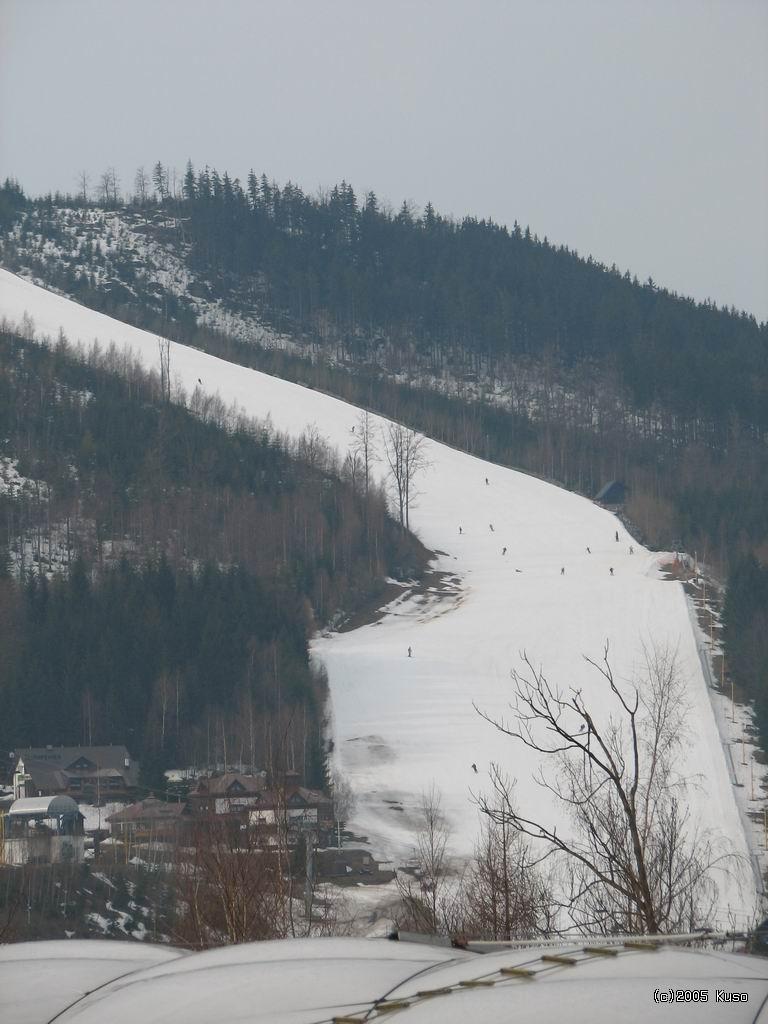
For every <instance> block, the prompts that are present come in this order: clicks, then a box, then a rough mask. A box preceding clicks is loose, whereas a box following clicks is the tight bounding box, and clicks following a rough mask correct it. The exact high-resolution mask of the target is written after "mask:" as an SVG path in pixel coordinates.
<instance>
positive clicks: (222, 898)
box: [175, 816, 289, 949]
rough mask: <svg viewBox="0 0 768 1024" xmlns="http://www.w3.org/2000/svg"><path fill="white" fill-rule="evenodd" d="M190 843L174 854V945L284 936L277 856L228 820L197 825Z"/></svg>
mask: <svg viewBox="0 0 768 1024" xmlns="http://www.w3.org/2000/svg"><path fill="white" fill-rule="evenodd" d="M190 839H191V842H190V845H189V846H188V847H186V848H180V849H179V851H178V854H177V864H176V870H175V880H176V885H177V898H178V901H179V904H180V906H181V907H182V908H183V909H182V912H181V913H180V915H179V918H178V921H177V928H176V935H175V940H176V941H177V942H179V943H181V944H183V945H187V946H190V947H192V948H195V949H207V948H208V947H210V946H220V945H224V944H230V943H236V942H253V941H255V940H257V939H275V938H283V937H284V936H285V935H287V934H288V933H289V931H288V925H287V918H288V905H287V903H288V897H287V894H286V892H285V884H284V881H283V877H282V871H281V868H282V865H281V863H280V858H279V855H278V851H275V850H271V849H270V848H269V847H267V846H265V845H263V844H262V843H261V842H260V841H259V840H260V839H261V837H260V836H258V835H257V833H256V832H255V831H253V830H251V829H247V828H242V829H241V828H240V826H239V823H238V821H237V819H234V820H233V819H231V818H229V816H220V817H218V818H217V817H216V816H214V817H212V818H209V819H207V820H202V821H200V822H199V823H198V824H197V825H196V827H195V829H194V833H193V834H192V836H191V837H190Z"/></svg>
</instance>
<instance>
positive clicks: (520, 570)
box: [515, 569, 523, 572]
mask: <svg viewBox="0 0 768 1024" xmlns="http://www.w3.org/2000/svg"><path fill="white" fill-rule="evenodd" d="M522 571H523V570H522V569H515V572H522Z"/></svg>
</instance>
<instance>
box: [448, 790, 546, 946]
mask: <svg viewBox="0 0 768 1024" xmlns="http://www.w3.org/2000/svg"><path fill="white" fill-rule="evenodd" d="M493 781H494V789H495V793H494V795H493V797H491V798H490V800H491V801H492V802H493V804H494V805H495V809H496V810H497V811H500V812H503V811H504V810H505V809H506V808H507V807H509V806H510V805H511V803H512V782H511V780H510V779H508V778H506V777H504V776H503V775H501V774H498V773H496V774H495V775H494V780H493ZM537 859H538V858H537V856H536V855H535V853H534V852H533V851H532V849H531V843H530V842H529V841H528V839H527V838H526V837H525V836H524V835H522V834H521V832H520V831H519V830H518V829H516V828H514V827H513V824H512V823H511V822H510V821H509V820H508V816H507V815H506V814H504V813H499V814H497V816H496V817H491V816H490V815H487V816H486V818H485V821H484V823H483V825H482V827H481V831H480V836H479V837H478V840H477V842H476V843H475V855H474V858H473V860H472V862H471V864H470V865H469V868H468V870H467V872H466V875H465V877H464V883H463V886H462V890H461V899H460V903H461V906H462V910H463V912H462V921H461V931H462V932H463V933H464V934H465V935H471V936H473V937H474V938H478V939H531V938H534V937H536V936H537V935H545V936H548V935H549V934H551V932H552V930H553V927H554V924H553V912H554V904H553V897H552V891H551V886H550V880H549V878H548V877H547V875H546V874H545V873H544V872H543V871H542V869H541V867H540V866H539V865H538V864H536V860H537Z"/></svg>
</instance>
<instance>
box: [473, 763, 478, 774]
mask: <svg viewBox="0 0 768 1024" xmlns="http://www.w3.org/2000/svg"><path fill="white" fill-rule="evenodd" d="M472 771H473V772H474V773H475V775H477V765H476V764H475V763H474V762H473V763H472Z"/></svg>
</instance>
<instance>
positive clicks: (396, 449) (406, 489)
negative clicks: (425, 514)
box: [383, 423, 429, 530]
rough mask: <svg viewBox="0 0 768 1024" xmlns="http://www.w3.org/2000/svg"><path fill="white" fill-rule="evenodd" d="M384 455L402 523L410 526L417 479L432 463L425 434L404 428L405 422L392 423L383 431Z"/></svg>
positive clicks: (404, 525) (408, 527)
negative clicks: (429, 458)
mask: <svg viewBox="0 0 768 1024" xmlns="http://www.w3.org/2000/svg"><path fill="white" fill-rule="evenodd" d="M383 440H384V458H385V460H386V463H387V465H388V466H389V472H390V476H391V478H392V485H393V489H394V493H395V498H396V500H397V505H398V513H399V517H400V523H401V524H402V526H403V527H404V529H406V530H407V529H410V525H411V523H410V511H411V507H412V505H413V501H414V498H415V497H416V489H415V487H414V480H415V479H416V476H417V475H418V474H419V473H420V472H421V470H423V469H426V467H427V466H428V465H429V462H428V460H427V454H426V450H425V445H426V441H427V439H426V438H425V437H424V435H423V434H417V433H416V431H415V430H410V429H409V428H408V427H404V426H403V425H402V423H389V424H387V427H386V428H385V429H384V431H383Z"/></svg>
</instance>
